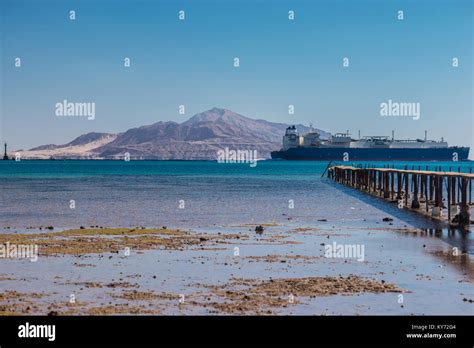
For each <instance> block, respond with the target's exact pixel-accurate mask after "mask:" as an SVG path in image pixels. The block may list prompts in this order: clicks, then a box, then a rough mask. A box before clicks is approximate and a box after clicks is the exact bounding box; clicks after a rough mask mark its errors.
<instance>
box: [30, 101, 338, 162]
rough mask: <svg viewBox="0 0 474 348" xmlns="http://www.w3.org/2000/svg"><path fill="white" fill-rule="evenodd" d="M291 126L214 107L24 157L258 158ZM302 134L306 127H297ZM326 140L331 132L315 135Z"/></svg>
mask: <svg viewBox="0 0 474 348" xmlns="http://www.w3.org/2000/svg"><path fill="white" fill-rule="evenodd" d="M286 127H288V124H284V123H273V122H268V121H265V120H254V119H251V118H248V117H245V116H243V115H239V114H237V113H235V112H233V111H230V110H226V109H221V108H213V109H211V110H208V111H205V112H202V113H199V114H196V115H194V116H193V117H191V118H190V119H189V120H187V121H185V122H183V123H176V122H171V121H168V122H161V121H160V122H157V123H154V124H152V125H148V126H142V127H138V128H132V129H129V130H127V131H125V132H123V133H119V134H110V133H87V134H84V135H81V136H79V137H77V138H76V139H74V140H73V141H71V142H69V143H67V144H64V145H53V144H49V145H43V146H38V147H35V148H33V149H30V150H28V151H21V156H22V158H56V159H66V158H74V159H87V158H94V159H121V158H124V156H125V154H126V153H129V154H130V157H131V158H132V159H134V158H136V159H179V160H191V159H192V160H196V159H206V160H211V159H216V158H217V151H219V150H221V149H224V148H226V147H227V148H229V149H233V150H244V149H248V150H257V152H258V157H259V158H269V157H270V152H271V151H273V150H278V149H280V148H281V142H282V136H283V134H284V133H285V129H286ZM297 127H298V129H299V131H300V132H307V131H308V130H309V128H308V127H305V126H302V125H297ZM316 131H318V132H320V133H321V136H322V137H327V136H329V134H328V133H326V132H324V131H321V130H316Z"/></svg>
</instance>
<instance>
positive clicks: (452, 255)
mask: <svg viewBox="0 0 474 348" xmlns="http://www.w3.org/2000/svg"><path fill="white" fill-rule="evenodd" d="M400 235H403V236H405V237H407V238H410V237H411V238H419V237H422V238H439V239H441V240H442V241H444V242H446V243H447V245H449V247H447V248H445V249H440V250H435V251H431V252H430V254H431V255H433V256H434V257H436V258H438V259H439V260H440V261H442V262H443V263H445V264H448V265H450V266H453V267H456V268H457V269H458V270H460V271H461V272H462V273H463V274H464V275H466V276H467V277H468V278H469V279H470V280H471V281H474V262H473V261H474V260H473V255H474V238H473V233H472V232H471V231H465V230H460V229H455V228H444V229H443V228H424V229H421V230H419V231H418V232H414V233H402V232H400Z"/></svg>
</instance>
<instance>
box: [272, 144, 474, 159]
mask: <svg viewBox="0 0 474 348" xmlns="http://www.w3.org/2000/svg"><path fill="white" fill-rule="evenodd" d="M456 154H457V160H459V161H463V160H467V158H468V156H469V147H448V148H434V149H414V148H411V149H410V148H398V149H397V148H378V149H377V148H338V147H332V148H329V147H328V148H321V147H295V148H290V149H288V150H280V151H273V152H272V153H271V156H272V159H284V160H302V161H304V160H310V161H326V160H339V161H343V160H344V159H346V160H349V161H367V160H370V161H453V160H456Z"/></svg>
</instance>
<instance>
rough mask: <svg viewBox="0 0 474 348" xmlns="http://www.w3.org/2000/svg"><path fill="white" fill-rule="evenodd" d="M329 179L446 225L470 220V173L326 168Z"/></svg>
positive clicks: (340, 166)
mask: <svg viewBox="0 0 474 348" xmlns="http://www.w3.org/2000/svg"><path fill="white" fill-rule="evenodd" d="M327 173H328V174H327V175H328V177H329V178H331V179H333V180H334V181H336V182H338V183H341V184H344V185H346V186H349V187H352V188H354V189H357V190H359V191H361V192H364V193H367V194H370V195H373V196H377V197H380V198H383V199H385V200H386V201H388V202H391V203H395V204H397V205H398V208H400V209H409V210H411V211H414V212H417V213H419V214H422V215H425V216H427V217H430V218H433V219H436V220H440V221H444V222H447V223H449V224H450V225H455V226H466V225H469V224H470V223H471V221H470V206H471V205H472V180H473V179H474V174H473V173H462V172H451V171H450V172H446V171H430V170H414V169H412V170H409V169H395V168H371V167H370V166H369V167H367V166H365V167H354V166H344V165H334V166H330V167H329V168H328V171H327Z"/></svg>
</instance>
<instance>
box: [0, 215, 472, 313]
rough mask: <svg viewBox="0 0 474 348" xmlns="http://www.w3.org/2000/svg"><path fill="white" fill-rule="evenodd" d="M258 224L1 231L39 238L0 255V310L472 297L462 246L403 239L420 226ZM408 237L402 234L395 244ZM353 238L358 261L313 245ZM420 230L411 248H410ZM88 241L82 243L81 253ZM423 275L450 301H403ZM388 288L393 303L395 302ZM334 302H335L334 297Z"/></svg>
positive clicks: (398, 309)
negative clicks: (24, 252)
mask: <svg viewBox="0 0 474 348" xmlns="http://www.w3.org/2000/svg"><path fill="white" fill-rule="evenodd" d="M264 225H265V228H264V231H263V233H262V234H261V235H259V234H257V233H256V232H255V231H254V230H253V228H249V227H250V226H251V227H255V225H254V224H244V225H242V226H234V227H225V228H224V227H221V228H217V229H218V230H219V231H221V232H215V231H214V232H208V233H203V232H202V231H199V232H192V231H184V230H173V229H163V228H157V229H138V230H136V229H133V228H132V229H129V228H116V229H86V228H84V229H76V230H65V231H61V232H40V233H34V234H31V233H27V234H20V233H16V234H12V235H6V234H4V233H2V234H0V242H5V241H6V240H7V239H10V240H12V238H13V236H16V238H17V239H16V240H17V241H22V242H25V241H36V242H39V245H40V246H42V248H43V250H42V251H41V247H40V256H39V259H38V262H35V263H33V262H30V261H29V260H22V259H8V260H6V259H0V263H2V264H3V265H2V266H5V267H2V272H1V273H2V274H0V291H1V292H0V293H1V294H3V295H0V314H1V315H22V314H28V315H45V314H49V315H116V314H142V315H146V314H150V315H156V314H160V315H174V314H198V315H207V314H211V315H212V314H223V315H236V314H237V315H240V314H257V315H275V314H303V315H307V314H313V315H332V314H335V315H344V314H374V312H373V308H378V307H385V308H384V309H383V311H382V313H384V312H385V311H387V310H388V309H387V307H388V308H389V309H390V310H388V314H393V315H397V314H407V313H409V314H439V313H450V314H468V313H470V311H472V307H470V306H472V303H471V302H469V301H471V300H473V299H472V298H470V297H469V296H468V295H467V294H468V293H469V292H468V291H466V290H468V289H471V290H472V286H473V283H474V267H473V266H472V261H471V260H470V259H469V255H466V254H461V255H460V257H459V258H452V257H451V259H452V260H451V261H449V250H450V249H449V248H446V245H443V244H444V243H443V242H442V241H440V240H439V239H431V238H424V237H423V238H420V239H413V237H414V236H418V235H419V234H420V233H422V231H420V230H419V229H417V228H396V230H388V231H387V228H389V227H388V226H385V227H382V226H376V227H374V229H372V230H365V231H364V232H362V231H360V230H358V229H355V230H353V231H350V230H348V229H344V228H321V227H309V226H308V227H300V228H299V229H298V228H296V229H295V228H293V229H291V228H288V227H284V226H281V225H278V224H272V223H269V224H264ZM219 233H220V234H219ZM2 236H3V237H2ZM409 236H411V238H410V241H409V243H408V244H407V243H403V241H404V240H406V237H409ZM88 238H91V239H88ZM68 239H72V240H73V242H70V241H68ZM114 239H118V240H119V241H118V242H116V241H115V242H112V240H114ZM135 239H136V240H135ZM361 240H363V242H364V245H365V247H366V250H368V251H367V255H366V260H365V261H364V262H358V261H357V260H355V259H354V258H327V257H325V255H324V244H331V243H333V242H337V243H356V242H360V241H361ZM381 241H384V242H383V243H382V244H380V242H381ZM397 241H398V242H397ZM414 241H417V242H418V243H414ZM421 241H423V243H424V244H423V247H421V248H418V247H416V248H415V246H414V244H420V242H421ZM388 242H390V243H394V244H396V245H390V244H388V245H386V243H388ZM400 242H401V243H402V244H406V245H408V246H411V247H410V248H409V249H410V250H409V251H405V253H406V256H405V257H404V258H403V260H408V261H405V262H404V261H403V260H402V259H399V256H398V250H399V244H400ZM90 243H94V244H93V245H94V246H93V249H92V250H90V251H91V252H90V253H89V252H85V251H87V250H88V249H87V248H89V247H90V246H91V245H92V244H90ZM316 245H317V248H316ZM127 247H129V248H130V254H129V255H128V256H126V255H125V253H124V251H125V250H126V249H125V248H127ZM235 248H238V249H239V253H238V255H236V254H235V251H236V249H235ZM393 248H395V249H393ZM446 253H448V259H447V258H446V257H447V256H446ZM412 259H413V260H416V261H415V262H414V263H413V260H412ZM429 259H432V261H433V260H435V261H437V262H438V263H440V265H442V267H441V269H442V270H443V276H442V277H440V274H439V272H440V268H439V267H437V266H438V265H436V267H422V266H420V263H419V262H420V260H424V261H425V262H426V261H427V260H429ZM458 261H459V262H458ZM407 262H408V265H404V264H405V263H407ZM456 262H457V264H456ZM421 264H423V262H422V263H421ZM20 265H22V266H20ZM400 265H403V266H402V267H400ZM466 265H469V267H467V266H466ZM17 266H20V268H18V267H17ZM38 267H39V268H40V269H38ZM405 267H406V268H405ZM462 267H464V268H462ZM14 269H16V272H13V270H14ZM19 269H21V270H19ZM463 269H464V271H463ZM12 272H13V273H12ZM31 272H33V274H31ZM463 272H464V273H463ZM406 273H408V274H406ZM400 274H402V275H403V277H401V276H400ZM463 274H464V275H463ZM38 275H40V276H38ZM459 277H460V279H459ZM447 278H448V279H449V278H452V279H457V281H455V282H450V281H448V279H447ZM458 281H460V282H458ZM433 282H434V283H437V284H438V286H439V284H443V287H446V288H449V289H451V292H452V291H453V290H454V291H456V289H457V291H458V292H459V294H458V297H460V298H459V299H457V301H456V303H457V305H456V306H455V307H454V309H453V307H452V306H451V305H452V302H453V301H452V300H451V301H450V302H451V303H450V304H449V305H448V306H447V307H446V305H445V306H439V304H438V303H437V302H431V304H429V303H430V301H428V303H425V304H424V305H423V306H422V308H425V309H424V310H421V309H420V308H419V306H416V305H415V306H414V305H413V302H412V301H413V299H411V300H409V299H410V298H411V297H413V296H415V297H418V295H417V293H419V292H421V293H425V294H426V293H429V292H430V291H431V287H432V286H433V285H432V283H433ZM28 289H29V290H30V291H28ZM37 289H42V290H43V291H41V292H38V291H37ZM461 289H463V290H462V291H460V290H461ZM445 290H446V289H445ZM438 291H439V290H438ZM445 292H446V291H445ZM463 294H464V295H463ZM72 295H73V297H74V302H70V300H71V296H72ZM398 295H403V297H404V298H405V299H406V300H405V302H403V303H398V302H397V301H399V300H398V299H399V297H398ZM2 296H3V297H2ZM445 296H446V295H445ZM464 298H466V300H465V301H463V299H464ZM341 301H342V303H345V306H346V307H345V308H340V306H341ZM338 303H339V304H338ZM333 306H336V307H333ZM440 307H442V308H440ZM338 308H339V309H338ZM410 308H411V309H410ZM446 311H447V312H446ZM377 313H378V312H377V311H376V312H375V314H377ZM378 314H380V313H378Z"/></svg>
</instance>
